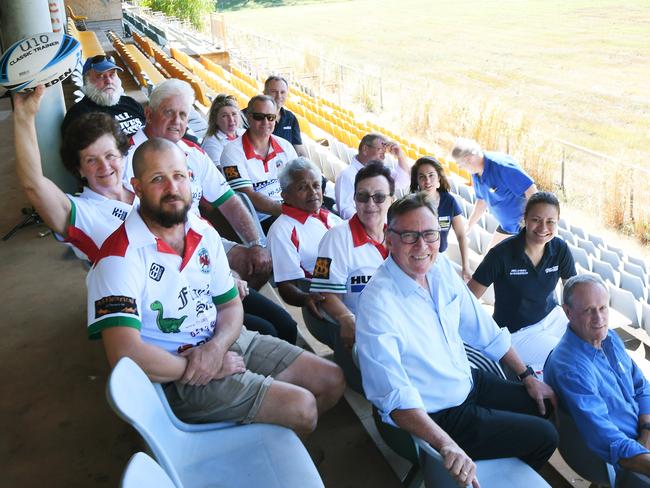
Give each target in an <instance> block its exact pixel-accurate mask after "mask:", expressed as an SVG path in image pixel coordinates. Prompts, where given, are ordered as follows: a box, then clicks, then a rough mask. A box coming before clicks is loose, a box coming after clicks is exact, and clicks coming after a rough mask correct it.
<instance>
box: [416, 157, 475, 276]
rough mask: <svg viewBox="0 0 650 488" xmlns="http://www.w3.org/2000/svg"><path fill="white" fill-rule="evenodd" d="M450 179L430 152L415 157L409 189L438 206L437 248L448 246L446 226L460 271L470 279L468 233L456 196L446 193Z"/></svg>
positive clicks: (441, 250) (444, 248) (442, 250)
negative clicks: (455, 247)
mask: <svg viewBox="0 0 650 488" xmlns="http://www.w3.org/2000/svg"><path fill="white" fill-rule="evenodd" d="M449 189H450V187H449V181H447V176H446V175H445V170H444V169H443V168H442V165H441V164H440V162H439V161H438V160H437V159H436V158H434V157H433V156H425V157H422V158H420V159H418V160H417V161H416V162H415V164H414V165H413V168H411V193H415V192H418V191H423V192H426V193H427V194H428V195H429V197H430V198H431V199H432V200H433V201H434V202H435V203H436V205H437V207H438V223H439V224H440V251H439V252H445V250H446V249H447V235H448V234H449V229H453V230H454V234H456V240H457V241H458V247H459V250H460V260H461V267H462V273H463V275H462V276H463V280H464V281H465V282H467V281H469V280H470V278H471V277H472V272H471V269H470V267H469V251H468V250H467V247H468V246H467V235H466V233H465V231H466V222H465V217H463V213H462V210H461V208H460V205H459V204H458V202H457V201H456V198H454V196H453V195H452V194H451V193H449Z"/></svg>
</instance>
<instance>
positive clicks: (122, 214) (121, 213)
mask: <svg viewBox="0 0 650 488" xmlns="http://www.w3.org/2000/svg"><path fill="white" fill-rule="evenodd" d="M127 213H128V212H127V211H126V210H124V209H122V208H117V207H115V208H113V212H112V215H113V217H117V218H118V219H120V220H122V221H124V219H126V214H127Z"/></svg>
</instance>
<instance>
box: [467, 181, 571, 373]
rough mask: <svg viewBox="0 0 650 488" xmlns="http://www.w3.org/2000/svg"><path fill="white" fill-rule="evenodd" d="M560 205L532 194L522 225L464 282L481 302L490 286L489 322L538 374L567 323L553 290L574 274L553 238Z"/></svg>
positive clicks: (549, 197) (568, 254) (564, 250)
mask: <svg viewBox="0 0 650 488" xmlns="http://www.w3.org/2000/svg"><path fill="white" fill-rule="evenodd" d="M559 218H560V202H559V201H558V199H557V197H556V196H555V195H553V194H552V193H548V192H538V193H535V194H534V195H533V196H532V197H530V199H529V200H528V203H527V204H526V208H525V211H524V224H525V227H524V228H523V229H522V230H521V231H520V232H519V233H518V234H517V235H516V236H513V237H510V238H508V239H506V240H504V241H502V242H501V243H499V244H497V245H496V246H494V247H493V248H492V249H490V251H489V252H488V253H487V255H486V256H485V259H483V262H482V263H481V264H480V265H479V267H478V268H477V270H476V272H475V273H474V276H473V277H472V279H471V280H470V282H469V283H468V286H469V289H470V290H472V293H474V295H476V297H477V298H480V297H481V296H482V295H483V293H485V290H486V289H487V288H488V287H489V286H490V285H491V284H492V283H494V298H495V300H494V320H495V321H496V322H497V324H499V325H500V326H502V327H507V328H508V330H510V332H511V333H512V345H513V346H515V349H516V350H517V352H518V353H519V355H520V356H521V358H522V360H523V361H524V362H526V363H527V364H529V365H530V366H531V367H532V369H533V370H534V371H535V372H536V373H537V374H542V373H543V369H544V362H545V361H546V358H547V356H548V354H549V353H550V352H551V350H552V349H553V348H554V347H555V345H556V344H557V343H558V341H559V340H560V338H561V337H562V335H563V334H564V331H565V330H566V324H567V322H568V320H567V318H566V315H565V314H564V311H563V310H562V307H560V306H559V305H558V303H557V298H556V296H555V287H556V285H557V282H558V280H559V279H560V278H561V279H562V280H563V281H564V280H567V279H568V278H570V277H571V276H574V275H575V274H576V269H575V264H574V262H573V256H572V255H571V251H570V250H569V247H568V246H567V244H566V242H564V240H563V239H560V238H559V237H557V235H556V234H557V224H558V220H559Z"/></svg>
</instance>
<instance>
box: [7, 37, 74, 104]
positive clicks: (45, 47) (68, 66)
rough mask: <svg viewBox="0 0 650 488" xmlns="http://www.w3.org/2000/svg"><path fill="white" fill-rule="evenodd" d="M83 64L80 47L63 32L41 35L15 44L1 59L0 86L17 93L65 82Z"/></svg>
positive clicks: (26, 38) (72, 38)
mask: <svg viewBox="0 0 650 488" xmlns="http://www.w3.org/2000/svg"><path fill="white" fill-rule="evenodd" d="M80 62H81V45H80V44H79V41H77V40H76V39H75V38H74V37H72V36H69V35H67V34H64V33H63V32H41V33H40V34H34V35H31V36H28V37H25V38H24V39H21V40H20V41H18V42H16V43H14V44H12V45H11V47H9V49H7V50H6V51H5V53H4V54H3V55H2V58H0V86H4V87H5V88H6V89H7V90H9V91H12V92H18V91H22V90H29V89H31V88H35V87H36V86H38V85H45V86H46V87H48V86H52V85H56V84H57V83H60V82H62V81H63V80H65V79H66V78H67V77H68V76H70V75H71V74H72V72H73V71H74V69H75V67H76V66H77V64H78V63H80Z"/></svg>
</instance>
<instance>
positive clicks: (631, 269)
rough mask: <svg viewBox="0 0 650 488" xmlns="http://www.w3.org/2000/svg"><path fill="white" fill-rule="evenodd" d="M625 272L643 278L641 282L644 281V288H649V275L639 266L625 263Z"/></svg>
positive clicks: (628, 262)
mask: <svg viewBox="0 0 650 488" xmlns="http://www.w3.org/2000/svg"><path fill="white" fill-rule="evenodd" d="M623 271H627V272H628V273H630V274H633V275H634V276H638V277H639V278H641V281H643V284H644V286H648V275H647V274H646V272H645V271H644V270H643V268H642V267H641V266H639V265H638V264H634V263H632V262H630V261H623Z"/></svg>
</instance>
